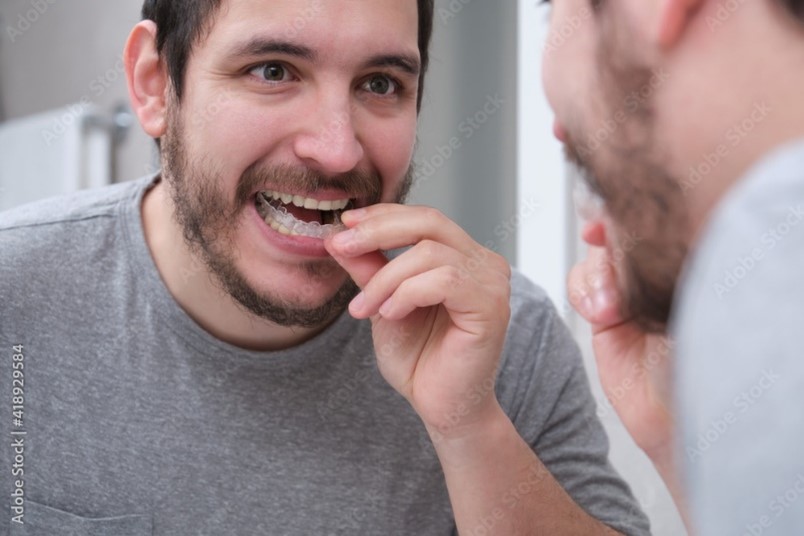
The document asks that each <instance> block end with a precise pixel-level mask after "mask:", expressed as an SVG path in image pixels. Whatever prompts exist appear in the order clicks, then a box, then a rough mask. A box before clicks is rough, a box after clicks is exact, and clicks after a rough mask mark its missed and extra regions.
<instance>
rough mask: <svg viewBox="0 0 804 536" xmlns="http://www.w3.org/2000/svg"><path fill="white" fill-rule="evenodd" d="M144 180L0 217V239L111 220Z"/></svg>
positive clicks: (42, 203) (57, 199)
mask: <svg viewBox="0 0 804 536" xmlns="http://www.w3.org/2000/svg"><path fill="white" fill-rule="evenodd" d="M147 184H148V180H147V179H140V180H137V181H133V182H127V183H120V184H115V185H112V186H107V187H104V188H96V189H92V190H83V191H80V192H76V193H73V194H69V195H64V196H59V197H51V198H48V199H43V200H41V201H36V202H34V203H29V204H27V205H23V206H21V207H17V208H13V209H11V210H7V211H5V212H2V213H0V236H3V235H8V234H10V233H13V232H19V231H25V230H32V229H34V228H37V227H58V226H61V225H69V224H71V223H75V222H80V221H84V220H88V219H94V218H103V217H113V216H114V215H115V213H116V211H117V208H118V207H119V205H120V203H121V202H124V201H128V200H133V196H136V194H137V193H138V192H140V191H141V190H142V189H143V188H144V187H145V186H146V185H147Z"/></svg>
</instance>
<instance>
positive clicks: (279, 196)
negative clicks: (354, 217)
mask: <svg viewBox="0 0 804 536" xmlns="http://www.w3.org/2000/svg"><path fill="white" fill-rule="evenodd" d="M263 195H264V196H265V197H267V198H269V199H276V200H277V201H281V202H282V203H284V204H286V205H289V204H291V203H292V204H294V205H296V206H297V207H299V208H306V209H310V210H343V209H345V208H346V206H347V205H348V204H349V199H336V200H332V201H319V200H318V199H311V198H309V197H302V196H300V195H291V194H285V193H282V192H274V191H271V190H269V191H267V192H263Z"/></svg>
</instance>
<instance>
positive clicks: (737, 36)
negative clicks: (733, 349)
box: [657, 2, 804, 240]
mask: <svg viewBox="0 0 804 536" xmlns="http://www.w3.org/2000/svg"><path fill="white" fill-rule="evenodd" d="M718 6H720V4H719V3H717V2H709V3H706V7H704V8H702V11H703V12H702V13H700V14H699V15H698V16H697V21H696V22H695V23H693V24H692V25H691V27H690V29H689V32H690V35H689V36H688V38H687V39H686V42H685V44H683V45H680V46H679V48H678V50H675V51H674V52H673V57H672V59H670V60H669V61H668V66H667V70H668V71H669V72H670V77H671V83H670V84H668V88H666V91H663V92H662V93H661V94H660V95H659V99H660V100H659V102H657V109H658V110H660V111H662V110H665V111H666V113H663V114H660V115H659V117H658V123H657V124H658V125H659V127H658V128H659V129H660V130H662V131H663V132H661V134H660V136H661V139H665V140H670V142H669V143H668V147H667V149H668V152H669V155H668V156H669V158H670V160H671V161H672V162H674V163H675V164H674V169H673V171H674V173H675V175H676V176H677V177H678V178H679V180H680V182H681V184H682V188H683V190H684V192H685V194H686V198H687V201H688V206H689V211H690V217H691V223H692V225H691V231H692V237H691V240H695V238H697V236H698V235H699V234H700V232H701V230H702V228H703V227H704V226H705V224H706V222H707V220H708V218H709V216H710V215H711V213H712V211H713V209H714V208H715V206H716V205H717V203H718V202H719V201H720V199H721V198H722V197H723V195H724V194H725V193H726V192H727V191H728V190H729V189H730V188H731V187H733V186H734V185H735V184H736V183H737V182H738V181H739V180H740V179H741V178H742V177H744V176H745V174H746V173H747V172H748V171H749V170H750V168H751V167H752V166H753V165H754V164H756V163H757V162H758V161H759V160H761V159H762V158H763V157H764V156H766V155H767V154H768V153H770V152H771V151H773V150H774V149H776V148H778V147H779V146H781V145H783V144H785V143H787V142H790V141H792V140H794V139H797V138H802V137H804V100H802V98H801V88H802V87H804V69H802V68H801V66H802V65H804V24H801V23H798V22H797V21H793V20H792V18H791V17H790V16H789V15H787V14H786V13H782V12H781V8H780V7H778V6H776V5H775V3H774V2H747V3H744V4H742V5H741V6H740V8H739V9H738V10H737V12H735V13H732V14H731V15H730V17H728V18H726V19H724V17H723V15H722V14H719V13H718V11H717V10H718ZM721 20H722V22H720V21H721ZM682 66H683V67H682ZM669 86H672V89H670V87H669Z"/></svg>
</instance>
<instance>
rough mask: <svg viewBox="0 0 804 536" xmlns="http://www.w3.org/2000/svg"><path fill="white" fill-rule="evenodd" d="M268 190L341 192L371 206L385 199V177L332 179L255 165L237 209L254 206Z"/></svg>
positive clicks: (247, 174)
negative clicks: (254, 199)
mask: <svg viewBox="0 0 804 536" xmlns="http://www.w3.org/2000/svg"><path fill="white" fill-rule="evenodd" d="M265 188H270V189H272V190H279V191H285V192H296V191H301V192H316V191H318V190H324V189H327V190H340V191H342V192H343V193H344V194H346V196H347V197H351V198H356V199H360V200H361V201H363V202H365V203H367V204H369V205H373V204H376V203H379V202H380V200H381V199H382V177H380V175H379V174H378V173H373V172H365V171H360V170H354V171H349V172H347V173H342V174H339V175H335V176H329V177H328V176H325V175H323V174H322V173H319V172H317V171H315V170H312V169H309V168H302V167H294V166H289V165H276V166H268V167H265V166H260V165H259V164H252V165H251V166H250V167H249V168H248V169H246V171H245V172H244V173H243V176H242V177H241V179H240V183H239V184H238V186H237V191H236V192H235V195H236V199H235V201H236V209H240V208H242V207H244V206H245V205H246V204H247V203H250V202H251V201H252V196H253V194H254V192H255V191H257V190H260V189H265Z"/></svg>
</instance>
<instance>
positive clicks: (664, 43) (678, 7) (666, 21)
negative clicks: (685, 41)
mask: <svg viewBox="0 0 804 536" xmlns="http://www.w3.org/2000/svg"><path fill="white" fill-rule="evenodd" d="M704 1H705V0H660V1H659V24H658V29H657V41H658V44H659V47H660V48H662V49H668V48H672V47H673V46H674V45H675V44H676V43H678V40H679V39H680V38H681V36H682V35H683V34H684V30H686V29H687V25H688V24H689V22H690V21H691V20H692V16H693V15H694V14H695V12H696V11H698V9H699V8H700V7H701V5H702V4H703V2H704Z"/></svg>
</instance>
